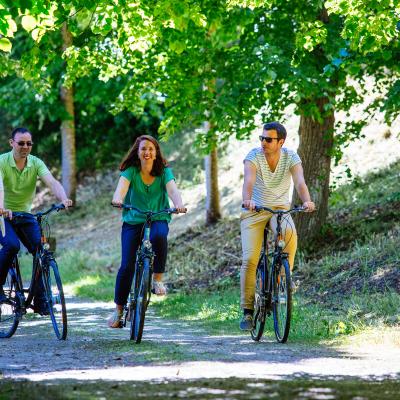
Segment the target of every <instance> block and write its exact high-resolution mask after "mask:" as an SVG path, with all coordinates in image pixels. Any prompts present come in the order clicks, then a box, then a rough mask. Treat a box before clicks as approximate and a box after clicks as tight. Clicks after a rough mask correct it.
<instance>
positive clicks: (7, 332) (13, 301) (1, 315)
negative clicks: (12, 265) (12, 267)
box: [0, 272, 21, 339]
mask: <svg viewBox="0 0 400 400" xmlns="http://www.w3.org/2000/svg"><path fill="white" fill-rule="evenodd" d="M3 289H4V294H5V295H6V296H7V298H8V300H7V301H5V302H2V303H0V338H1V339H7V338H10V337H11V336H12V335H14V333H15V331H16V330H17V328H18V324H19V321H20V316H21V299H20V296H19V293H18V292H17V281H16V279H15V276H14V274H12V273H11V272H9V273H8V276H7V279H6V282H5V284H4V285H3Z"/></svg>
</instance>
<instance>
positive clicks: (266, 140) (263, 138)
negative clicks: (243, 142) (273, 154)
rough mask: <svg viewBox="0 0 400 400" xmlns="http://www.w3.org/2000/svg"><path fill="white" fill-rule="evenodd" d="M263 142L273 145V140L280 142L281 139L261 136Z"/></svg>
mask: <svg viewBox="0 0 400 400" xmlns="http://www.w3.org/2000/svg"><path fill="white" fill-rule="evenodd" d="M258 138H259V139H260V140H261V141H262V142H263V141H264V142H267V143H272V141H273V140H280V139H279V138H277V137H266V136H261V135H260V136H259V137H258Z"/></svg>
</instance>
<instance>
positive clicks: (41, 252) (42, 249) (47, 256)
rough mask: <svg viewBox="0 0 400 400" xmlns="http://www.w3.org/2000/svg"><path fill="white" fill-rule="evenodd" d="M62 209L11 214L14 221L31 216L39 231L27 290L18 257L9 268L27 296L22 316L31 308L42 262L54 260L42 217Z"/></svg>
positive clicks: (61, 207) (57, 206) (53, 207)
mask: <svg viewBox="0 0 400 400" xmlns="http://www.w3.org/2000/svg"><path fill="white" fill-rule="evenodd" d="M63 208H64V206H61V205H54V204H53V206H52V207H51V208H49V209H48V210H46V211H44V212H38V213H36V214H30V213H24V212H15V213H13V218H16V219H17V218H23V217H24V216H28V215H29V216H33V217H34V218H35V219H36V221H37V222H38V225H39V230H40V244H39V247H38V249H37V250H36V252H35V254H34V255H33V268H32V279H31V282H30V285H29V287H28V288H24V287H23V282H22V277H21V271H20V268H19V261H18V256H15V258H14V261H13V264H12V266H11V267H10V270H11V269H12V268H15V271H13V273H14V275H15V277H16V280H17V282H18V284H19V285H20V291H21V293H22V294H24V293H27V294H28V296H27V298H25V296H24V302H23V307H24V312H23V313H24V314H25V313H26V309H27V308H29V307H31V303H32V300H33V297H34V295H35V286H36V284H37V281H38V279H39V277H40V273H41V271H42V269H43V265H42V261H43V260H46V261H47V263H48V262H49V261H51V260H54V257H53V253H52V252H51V251H50V246H49V244H48V243H47V238H46V237H45V235H44V234H43V225H42V223H43V217H44V216H46V215H48V214H50V213H52V212H54V211H57V212H58V211H59V210H62V209H63ZM44 264H46V263H44ZM14 266H15V267H14ZM31 308H32V307H31Z"/></svg>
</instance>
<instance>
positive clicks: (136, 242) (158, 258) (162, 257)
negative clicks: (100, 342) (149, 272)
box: [114, 221, 169, 306]
mask: <svg viewBox="0 0 400 400" xmlns="http://www.w3.org/2000/svg"><path fill="white" fill-rule="evenodd" d="M168 231H169V228H168V222H167V221H153V222H152V223H151V231H150V242H151V244H152V245H153V251H154V253H155V257H154V265H153V268H154V272H155V273H162V272H164V271H165V264H166V262H167V246H168V242H167V236H168ZM143 232H144V224H137V225H131V224H127V223H126V222H124V223H123V225H122V232H121V244H122V259H121V266H120V268H119V271H118V274H117V280H116V283H115V297H114V301H115V304H118V305H120V306H123V305H125V304H126V301H127V299H128V296H129V291H130V289H131V285H132V280H133V274H134V271H135V261H136V251H137V249H138V248H139V246H140V243H141V241H142V234H143Z"/></svg>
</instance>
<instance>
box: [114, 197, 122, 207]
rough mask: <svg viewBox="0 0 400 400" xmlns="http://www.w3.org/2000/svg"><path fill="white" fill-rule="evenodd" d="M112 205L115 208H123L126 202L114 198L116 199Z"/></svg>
mask: <svg viewBox="0 0 400 400" xmlns="http://www.w3.org/2000/svg"><path fill="white" fill-rule="evenodd" d="M111 204H112V205H113V206H114V207H119V208H122V204H124V202H123V200H121V199H118V198H114V199H112V201H111Z"/></svg>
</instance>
